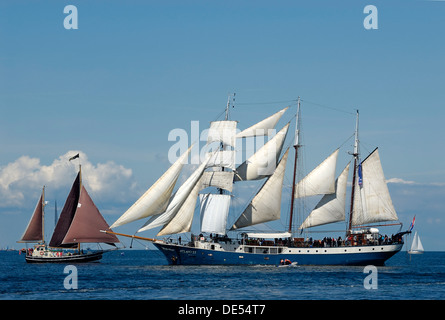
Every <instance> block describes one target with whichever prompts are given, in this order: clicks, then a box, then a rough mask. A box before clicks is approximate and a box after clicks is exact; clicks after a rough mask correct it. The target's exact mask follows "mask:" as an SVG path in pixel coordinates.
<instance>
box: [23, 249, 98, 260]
mask: <svg viewBox="0 0 445 320" xmlns="http://www.w3.org/2000/svg"><path fill="white" fill-rule="evenodd" d="M102 254H103V251H100V252H93V253H85V254H73V255H71V256H61V257H45V256H42V257H33V256H29V255H27V256H26V257H25V260H26V262H28V263H84V262H92V261H98V260H100V259H102Z"/></svg>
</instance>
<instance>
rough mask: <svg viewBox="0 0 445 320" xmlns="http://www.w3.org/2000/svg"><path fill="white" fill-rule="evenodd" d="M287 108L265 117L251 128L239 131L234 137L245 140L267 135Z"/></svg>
mask: <svg viewBox="0 0 445 320" xmlns="http://www.w3.org/2000/svg"><path fill="white" fill-rule="evenodd" d="M287 109H289V107H286V108H284V109H282V110H280V111H278V112H277V113H275V114H273V115H271V116H270V117H267V118H266V119H264V120H262V121H260V122H258V123H256V124H254V125H253V126H251V127H249V128H247V129H245V130H243V131H241V132H240V133H238V134H237V135H236V137H237V138H247V137H255V136H259V135H260V136H263V135H269V130H272V129H273V128H275V126H276V125H277V122H278V121H279V120H280V118H281V116H282V115H283V114H284V113H285V112H286V110H287Z"/></svg>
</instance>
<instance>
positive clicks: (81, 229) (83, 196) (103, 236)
mask: <svg viewBox="0 0 445 320" xmlns="http://www.w3.org/2000/svg"><path fill="white" fill-rule="evenodd" d="M108 229H109V226H108V223H107V222H106V221H105V219H104V218H103V217H102V215H101V214H100V212H99V210H98V209H97V207H96V205H95V204H94V202H93V200H92V199H91V197H90V195H89V194H88V192H87V190H86V189H85V187H84V186H82V189H81V191H80V196H79V201H78V203H77V209H76V212H75V214H74V218H73V220H72V222H71V225H70V228H69V229H68V232H67V233H66V235H65V237H64V239H63V241H62V244H69V243H86V242H91V243H99V242H102V243H118V242H119V239H118V238H117V237H116V236H115V235H114V234H108V233H103V232H100V230H108Z"/></svg>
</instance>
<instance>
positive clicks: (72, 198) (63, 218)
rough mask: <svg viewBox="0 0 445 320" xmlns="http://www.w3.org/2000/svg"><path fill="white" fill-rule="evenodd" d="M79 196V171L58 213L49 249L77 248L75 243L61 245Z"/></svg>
mask: <svg viewBox="0 0 445 320" xmlns="http://www.w3.org/2000/svg"><path fill="white" fill-rule="evenodd" d="M79 195H80V171H79V173H78V174H77V177H76V179H75V180H74V183H73V185H72V187H71V190H70V193H69V194H68V197H67V198H66V201H65V205H64V206H63V209H62V212H61V213H60V217H59V221H57V225H56V228H55V229H54V233H53V236H52V237H51V240H50V242H49V246H50V247H67V248H74V247H77V243H74V244H63V239H64V238H65V235H66V233H67V232H68V230H69V228H70V226H71V222H72V221H73V219H74V215H75V214H76V209H77V204H78V203H79Z"/></svg>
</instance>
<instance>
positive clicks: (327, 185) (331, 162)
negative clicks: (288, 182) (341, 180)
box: [295, 149, 338, 198]
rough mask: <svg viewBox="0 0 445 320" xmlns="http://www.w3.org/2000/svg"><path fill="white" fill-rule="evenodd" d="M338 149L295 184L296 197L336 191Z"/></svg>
mask: <svg viewBox="0 0 445 320" xmlns="http://www.w3.org/2000/svg"><path fill="white" fill-rule="evenodd" d="M337 157H338V149H337V150H335V151H334V152H333V153H332V154H331V155H330V156H329V157H327V158H326V159H325V160H324V161H323V162H322V163H320V164H319V165H318V167H316V168H315V169H314V170H312V171H311V172H310V173H309V174H308V175H307V176H306V177H304V178H303V179H301V180H300V182H298V183H297V184H296V185H295V198H303V197H309V196H314V195H321V194H323V195H324V194H330V193H334V192H335V167H336V165H337Z"/></svg>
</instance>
